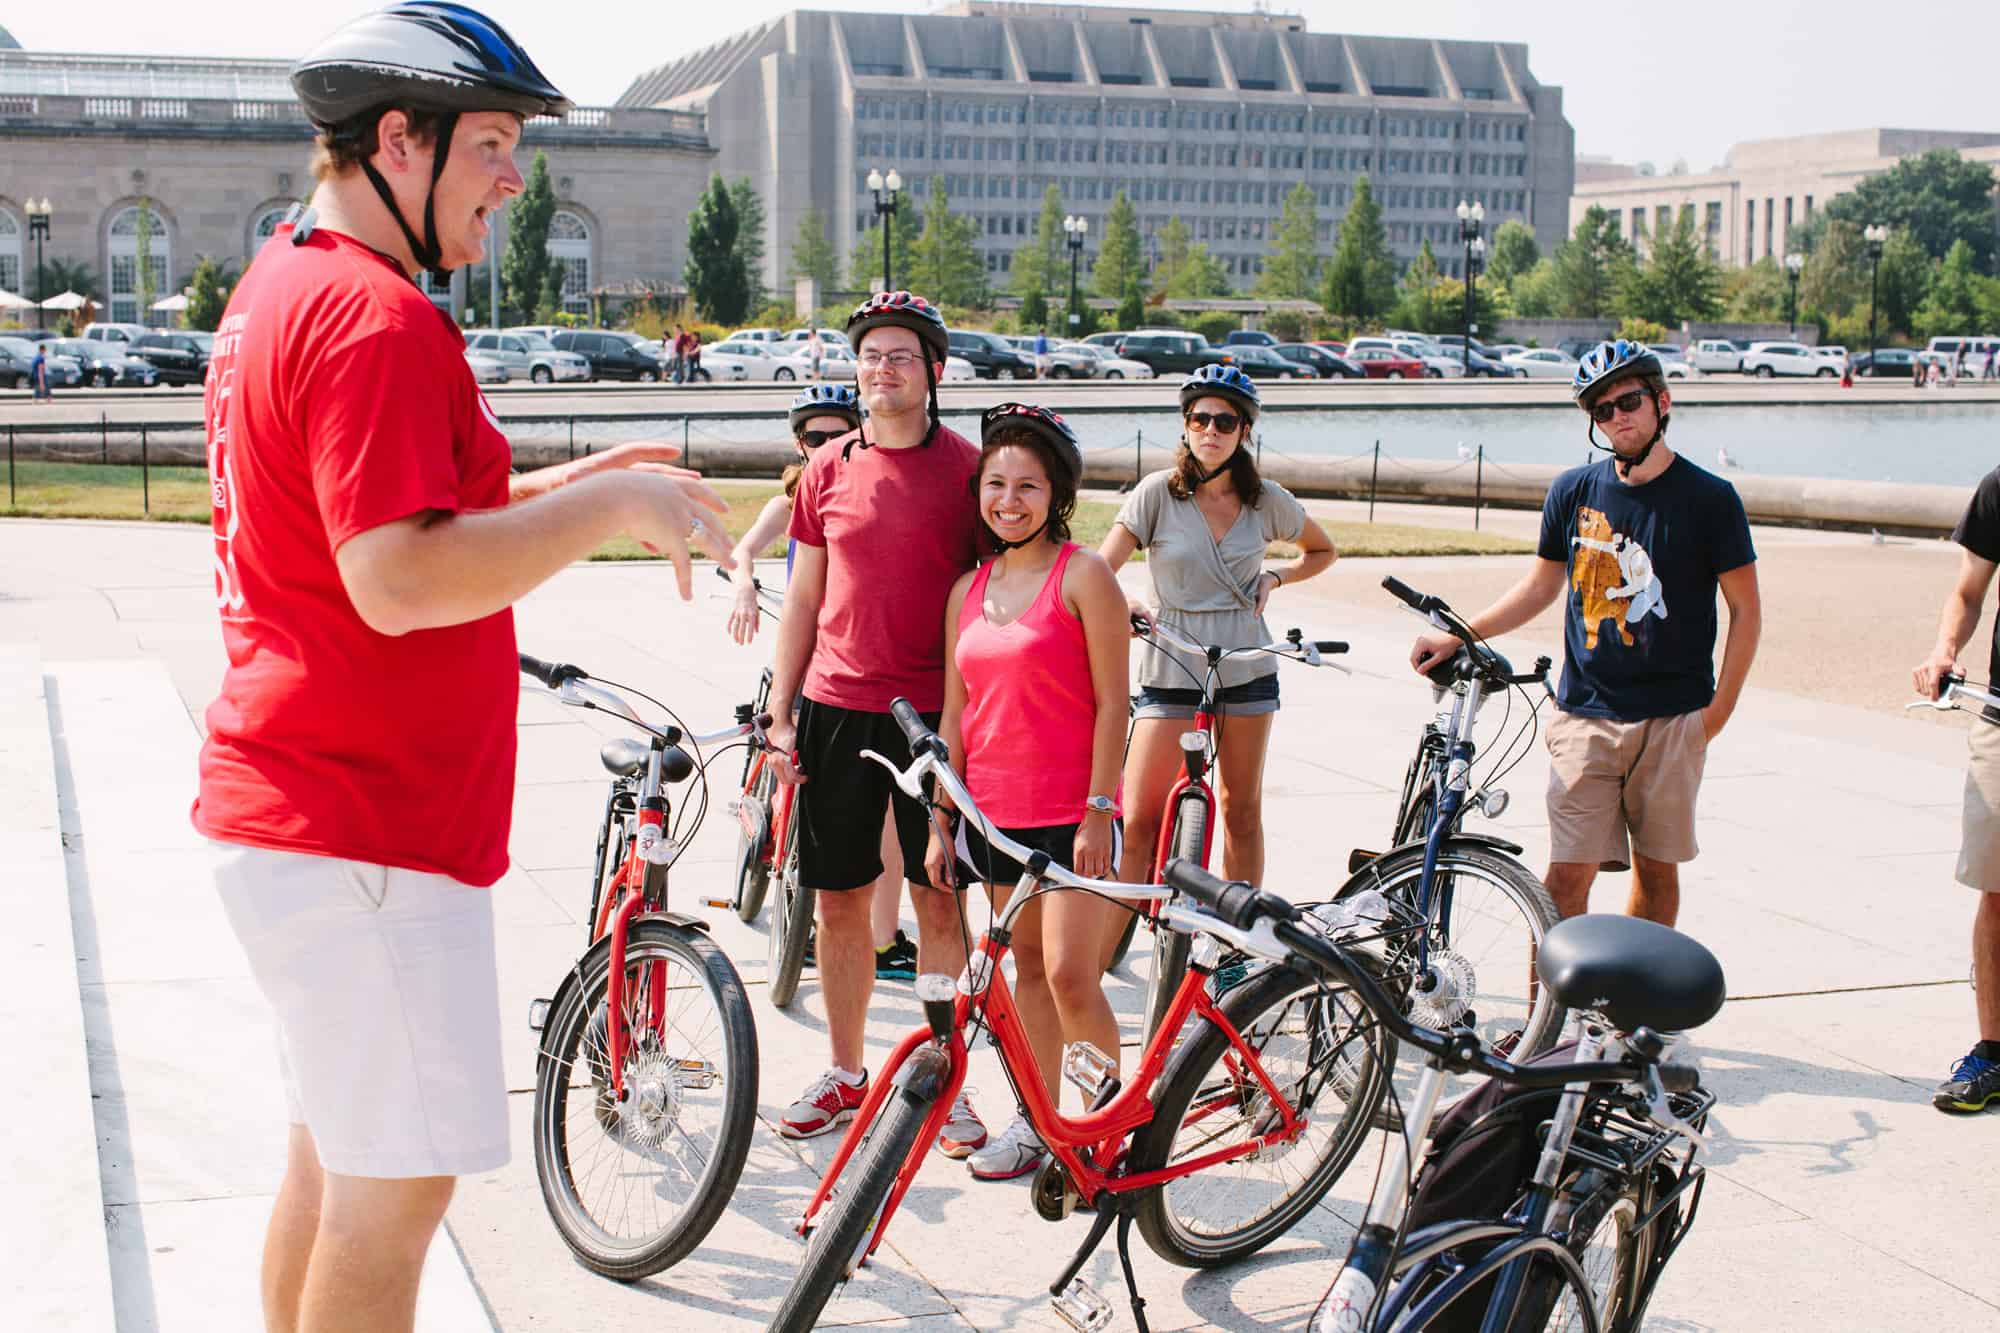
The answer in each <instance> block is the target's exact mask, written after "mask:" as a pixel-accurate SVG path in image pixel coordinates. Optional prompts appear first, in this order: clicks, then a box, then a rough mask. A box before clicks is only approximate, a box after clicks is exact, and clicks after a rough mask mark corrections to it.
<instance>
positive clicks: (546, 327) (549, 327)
mask: <svg viewBox="0 0 2000 1333" xmlns="http://www.w3.org/2000/svg"><path fill="white" fill-rule="evenodd" d="M568 327H569V326H568V325H567V324H509V325H508V326H507V327H506V328H504V329H502V330H500V332H502V333H532V334H534V335H535V336H536V337H537V338H548V339H550V340H551V341H553V340H554V338H555V336H556V335H557V334H558V333H561V332H562V331H563V330H564V329H566V328H568Z"/></svg>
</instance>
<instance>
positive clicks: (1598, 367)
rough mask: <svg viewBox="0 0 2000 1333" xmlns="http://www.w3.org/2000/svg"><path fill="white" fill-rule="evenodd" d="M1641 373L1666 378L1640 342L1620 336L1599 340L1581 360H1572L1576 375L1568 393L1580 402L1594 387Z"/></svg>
mask: <svg viewBox="0 0 2000 1333" xmlns="http://www.w3.org/2000/svg"><path fill="white" fill-rule="evenodd" d="M1641 375H1650V376H1652V377H1653V378H1655V379H1665V378H1666V371H1665V369H1664V368H1663V367H1662V366H1661V365H1660V358H1659V357H1658V356H1656V355H1654V354H1653V353H1652V352H1651V351H1650V350H1648V349H1647V347H1646V345H1645V344H1644V343H1636V342H1630V341H1628V340H1626V339H1624V338H1619V339H1617V340H1615V341H1613V342H1605V343H1599V344H1597V346H1595V347H1593V348H1591V349H1590V350H1589V351H1588V352H1585V353H1584V354H1583V359H1582V360H1581V361H1578V362H1577V363H1576V378H1575V379H1574V380H1572V381H1570V386H1569V396H1570V397H1571V398H1573V399H1575V400H1576V401H1577V402H1578V403H1581V402H1582V401H1583V398H1584V395H1585V394H1587V393H1590V392H1591V391H1593V390H1595V389H1600V388H1603V387H1604V386H1605V385H1608V384H1615V383H1616V382H1618V381H1619V380H1629V379H1633V378H1636V377H1638V376H1641Z"/></svg>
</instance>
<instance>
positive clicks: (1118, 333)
mask: <svg viewBox="0 0 2000 1333" xmlns="http://www.w3.org/2000/svg"><path fill="white" fill-rule="evenodd" d="M1130 336H1131V335H1130V333H1129V332H1128V331H1127V330H1124V329H1118V330H1106V331H1105V332H1103V333H1093V334H1091V335H1090V336H1089V337H1087V338H1085V339H1084V341H1085V342H1087V343H1089V344H1090V345H1091V346H1092V347H1102V348H1104V349H1105V350H1106V351H1109V352H1116V351H1117V350H1118V344H1119V343H1121V342H1124V341H1125V339H1126V338H1128V337H1130Z"/></svg>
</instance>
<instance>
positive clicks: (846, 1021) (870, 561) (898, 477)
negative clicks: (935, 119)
mask: <svg viewBox="0 0 2000 1333" xmlns="http://www.w3.org/2000/svg"><path fill="white" fill-rule="evenodd" d="M847 336H848V339H849V341H850V342H851V343H852V344H853V347H854V352H855V361H856V362H857V367H858V378H859V381H860V390H861V400H862V402H863V403H864V404H865V405H866V406H867V408H868V421H867V424H866V425H865V426H863V427H862V429H861V430H859V431H857V432H855V433H854V434H852V435H849V436H846V437H845V438H844V439H841V440H832V441H828V442H827V443H826V444H824V445H822V446H820V448H819V449H817V450H815V451H814V453H813V456H812V460H811V461H810V462H808V463H807V464H806V470H805V473H804V475H803V476H802V477H800V479H799V489H798V494H797V496H796V497H795V498H794V499H793V502H792V526H791V535H792V538H793V539H794V540H795V541H796V542H797V543H798V549H797V555H796V558H795V560H794V562H793V565H792V571H791V575H790V578H789V581H788V582H787V583H786V585H785V611H784V616H783V618H782V619H781V620H780V622H779V625H778V647H777V661H776V663H775V665H774V666H773V667H772V676H771V704H770V708H771V716H772V717H774V718H776V719H778V721H777V723H776V724H775V725H774V726H773V727H772V728H771V741H772V744H773V745H774V746H775V747H776V748H777V750H778V752H779V753H780V754H781V755H784V754H787V753H789V752H790V751H791V750H792V748H793V735H794V733H793V729H792V723H791V716H792V705H793V703H794V702H797V703H798V704H799V720H798V729H797V733H796V735H797V749H798V763H797V766H796V768H795V767H794V766H793V765H791V764H790V763H787V762H783V761H781V762H779V763H778V765H777V768H778V772H779V776H780V777H782V778H783V779H784V780H786V781H788V782H790V781H796V782H802V783H804V786H802V787H801V788H800V790H799V802H798V819H799V880H800V883H801V884H803V885H804V886H805V887H807V888H810V889H813V890H815V894H814V897H815V899H816V904H817V912H818V917H819V936H818V943H817V945H816V946H815V948H816V954H817V957H818V963H819V976H820V987H821V990H822V993H823V994H824V995H825V997H826V1027H827V1036H828V1039H829V1041H830V1044H831V1046H832V1057H833V1062H832V1067H831V1068H829V1069H828V1070H827V1071H826V1072H825V1073H824V1074H822V1075H821V1076H820V1077H819V1078H817V1079H816V1080H814V1082H813V1083H812V1085H811V1086H809V1087H808V1088H807V1089H806V1090H805V1092H804V1094H803V1095H801V1096H800V1098H799V1099H798V1100H797V1101H796V1102H794V1103H792V1105H791V1106H790V1107H789V1108H788V1109H787V1110H786V1111H785V1114H784V1118H783V1121H782V1126H781V1127H782V1129H783V1132H784V1133H785V1134H786V1135H787V1136H789V1137H791V1138H811V1137H812V1136H814V1135H816V1134H825V1133H829V1132H831V1131H833V1130H835V1129H837V1128H839V1127H840V1126H841V1125H842V1124H844V1123H846V1122H847V1121H849V1120H852V1119H853V1118H854V1113H855V1111H856V1110H857V1109H858V1108H859V1107H860V1105H861V1101H862V1098H863V1097H864V1096H865V1095H866V1093H867V1090H868V1074H867V1070H866V1069H865V1068H864V1067H863V1061H862V1034H863V1029H864V1028H865V1026H866V1024H867V1019H868V998H869V995H870V994H871V993H872V992H873V990H874V985H875V958H874V954H875V949H874V940H873V936H872V934H871V932H870V929H869V923H868V909H869V903H870V899H871V897H872V895H871V893H870V892H869V891H868V890H869V888H870V886H871V885H872V884H873V883H874V881H875V879H876V877H877V876H879V875H880V874H881V873H882V870H883V866H882V854H881V853H882V847H881V843H882V839H881V830H882V819H883V815H884V812H885V811H890V812H893V814H894V816H895V821H896V834H897V841H898V842H900V843H901V844H902V860H903V877H904V879H905V880H907V881H908V882H909V890H910V901H911V903H912V905H913V906H914V907H915V908H916V912H917V970H918V972H919V973H926V972H942V973H945V974H947V975H952V976H955V975H957V974H958V973H959V972H960V971H961V970H963V968H964V967H965V938H964V934H963V931H964V924H963V919H962V917H961V915H960V912H959V905H958V901H957V898H956V896H955V895H954V894H953V893H952V892H951V890H950V889H949V888H948V887H946V886H939V887H937V888H933V887H932V886H931V884H930V881H929V880H928V879H927V878H926V876H925V871H924V852H925V850H926V848H927V846H928V844H929V838H930V827H929V823H928V821H927V820H926V818H925V815H924V811H923V807H922V806H921V805H919V804H918V803H917V802H915V801H913V800H911V799H910V798H909V797H907V796H905V795H903V794H902V792H900V791H898V790H896V789H895V786H894V784H893V782H892V781H891V779H890V777H889V774H888V773H887V772H886V771H884V770H883V769H882V767H881V766H880V765H879V764H876V763H874V762H872V761H870V760H866V759H863V758H862V757H861V752H862V751H863V750H874V751H876V752H877V753H879V754H882V755H885V756H887V757H888V758H890V759H892V760H894V761H896V762H897V763H899V764H907V763H908V762H909V760H910V745H909V741H908V740H907V739H905V737H904V736H903V733H902V730H901V728H899V727H898V726H897V725H896V722H895V719H894V718H892V717H891V716H890V715H889V705H890V703H891V701H893V700H894V699H896V698H897V697H898V696H901V697H903V698H907V699H908V700H909V701H910V702H911V703H912V704H914V705H916V707H917V709H918V711H920V712H922V713H923V714H924V715H925V717H926V718H927V720H929V722H930V723H931V725H932V726H936V725H937V718H938V711H939V710H940V709H941V708H942V707H943V706H944V609H945V602H946V600H947V599H948V598H949V597H950V596H951V588H952V585H953V584H954V583H956V582H957V581H958V577H959V575H961V574H963V573H964V572H965V571H966V570H968V569H970V568H972V566H973V565H974V564H975V563H976V562H977V559H978V551H979V536H978V533H979V514H978V509H977V507H976V505H975V503H974V500H973V494H972V481H973V475H974V473H975V472H977V470H978V467H979V450H978V448H977V447H975V446H974V445H973V444H972V443H971V441H969V440H967V439H965V438H964V437H963V436H961V435H958V434H956V433H955V432H953V431H949V430H946V429H945V428H944V426H943V425H942V423H940V421H939V420H938V410H937V381H938V378H939V376H941V375H942V374H943V373H944V359H945V354H946V348H947V340H946V336H945V326H944V320H943V318H942V317H940V316H939V314H938V312H937V311H936V309H935V308H933V307H932V306H931V305H930V303H929V302H927V301H925V300H923V299H922V298H921V297H916V296H911V295H910V294H909V293H908V292H885V293H882V294H880V295H878V296H874V297H871V298H870V299H869V300H867V301H866V302H864V303H863V304H862V305H861V306H860V308H859V309H857V310H856V311H855V312H854V314H853V316H852V317H850V318H849V319H848V321H847ZM808 668H810V669H808ZM985 1142H986V1130H985V1128H984V1127H983V1126H981V1125H980V1123H979V1119H978V1117H977V1116H975V1115H974V1114H973V1112H972V1107H971V1104H970V1103H969V1102H967V1101H966V1099H965V1098H964V1097H960V1098H959V1099H958V1102H957V1104H956V1105H955V1106H954V1107H953V1108H952V1113H951V1117H950V1119H949V1120H948V1121H947V1122H946V1124H945V1127H944V1130H943V1132H942V1134H941V1135H940V1137H939V1139H938V1147H939V1149H940V1150H941V1151H943V1152H946V1153H948V1154H950V1155H952V1156H955V1157H962V1156H964V1155H966V1154H967V1153H970V1152H972V1151H973V1150H974V1149H976V1148H978V1147H979V1146H980V1145H981V1144H983V1143H985Z"/></svg>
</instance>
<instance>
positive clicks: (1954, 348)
mask: <svg viewBox="0 0 2000 1333" xmlns="http://www.w3.org/2000/svg"><path fill="white" fill-rule="evenodd" d="M1996 348H2000V338H1996V337H1994V336H1992V335H1991V334H1979V335H1973V334H1966V333H1955V334H1947V335H1944V336H1941V337H1937V338H1933V339H1931V340H1930V341H1929V342H1928V343H1926V344H1924V351H1926V352H1928V353H1929V354H1931V355H1932V356H1943V357H1956V356H1957V355H1958V353H1959V351H1960V349H1963V350H1964V352H1965V362H1966V364H1967V365H1971V364H1972V363H1973V359H1974V358H1975V357H1976V358H1978V361H1979V364H1981V365H1984V364H1985V363H1986V354H1987V353H1988V352H1991V351H1993V350H1994V349H1996Z"/></svg>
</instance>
